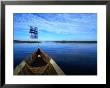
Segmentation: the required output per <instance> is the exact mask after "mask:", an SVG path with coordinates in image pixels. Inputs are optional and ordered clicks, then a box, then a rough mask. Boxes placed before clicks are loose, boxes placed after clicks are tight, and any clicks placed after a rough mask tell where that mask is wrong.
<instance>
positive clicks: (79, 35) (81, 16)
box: [13, 13, 97, 41]
mask: <svg viewBox="0 0 110 88" xmlns="http://www.w3.org/2000/svg"><path fill="white" fill-rule="evenodd" d="M13 16H14V40H33V39H31V38H30V34H29V29H30V26H33V27H37V28H38V39H34V40H40V41H55V40H68V41H96V40H97V14H96V13H61V14H60V13H40V14H38V13H14V15H13Z"/></svg>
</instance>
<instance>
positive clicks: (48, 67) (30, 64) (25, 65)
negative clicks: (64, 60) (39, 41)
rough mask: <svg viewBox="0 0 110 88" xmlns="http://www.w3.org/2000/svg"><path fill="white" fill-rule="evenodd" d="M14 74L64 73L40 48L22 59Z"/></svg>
mask: <svg viewBox="0 0 110 88" xmlns="http://www.w3.org/2000/svg"><path fill="white" fill-rule="evenodd" d="M14 75H64V72H63V71H62V70H61V68H60V67H59V66H58V65H57V64H56V63H55V61H54V60H53V59H52V58H50V57H49V56H48V55H47V54H46V53H44V52H43V51H41V50H40V55H38V51H36V52H34V53H33V54H32V56H31V57H29V58H28V59H26V60H23V61H22V62H21V63H20V64H19V65H18V66H17V67H16V68H15V70H14Z"/></svg>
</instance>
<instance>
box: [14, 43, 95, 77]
mask: <svg viewBox="0 0 110 88" xmlns="http://www.w3.org/2000/svg"><path fill="white" fill-rule="evenodd" d="M39 47H40V49H42V50H43V51H44V52H46V53H47V54H48V55H49V56H50V57H52V58H53V59H54V60H55V62H56V63H57V64H58V65H59V66H60V68H61V69H62V70H63V71H64V73H65V74H66V75H96V74H97V44H96V43H52V42H44V43H40V44H39ZM37 48H38V44H37V43H14V68H15V67H16V66H17V65H18V64H19V63H20V62H21V61H22V60H24V59H26V58H27V57H29V56H31V54H32V53H33V52H35V51H36V49H37Z"/></svg>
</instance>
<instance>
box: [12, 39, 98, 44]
mask: <svg viewBox="0 0 110 88" xmlns="http://www.w3.org/2000/svg"><path fill="white" fill-rule="evenodd" d="M42 42H43V41H21V40H14V43H42ZM44 42H55V43H97V41H44Z"/></svg>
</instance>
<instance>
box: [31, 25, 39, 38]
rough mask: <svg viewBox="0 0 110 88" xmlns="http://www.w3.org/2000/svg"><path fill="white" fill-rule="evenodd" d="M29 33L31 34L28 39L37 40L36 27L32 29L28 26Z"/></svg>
mask: <svg viewBox="0 0 110 88" xmlns="http://www.w3.org/2000/svg"><path fill="white" fill-rule="evenodd" d="M29 33H30V34H31V36H30V38H32V39H38V28H37V27H34V28H33V27H32V26H30V31H29Z"/></svg>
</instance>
